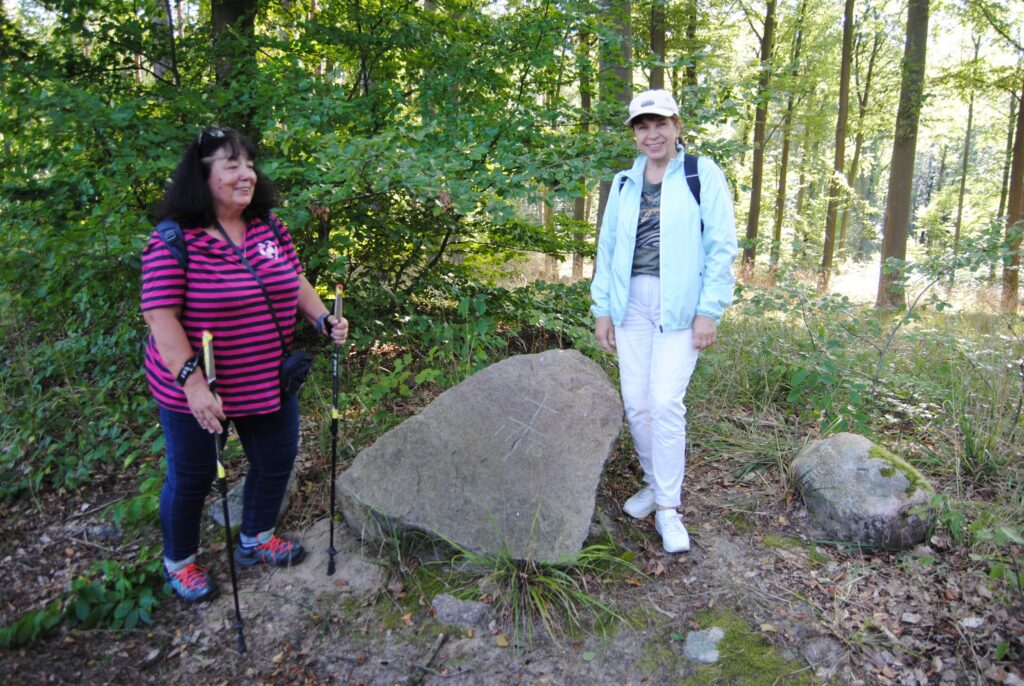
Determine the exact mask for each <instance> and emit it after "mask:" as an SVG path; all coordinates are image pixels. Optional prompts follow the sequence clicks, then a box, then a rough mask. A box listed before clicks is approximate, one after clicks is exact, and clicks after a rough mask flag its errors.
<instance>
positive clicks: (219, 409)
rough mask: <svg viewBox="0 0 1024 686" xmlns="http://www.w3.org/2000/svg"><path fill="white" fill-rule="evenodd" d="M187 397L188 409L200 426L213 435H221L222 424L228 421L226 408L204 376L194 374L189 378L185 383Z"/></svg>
mask: <svg viewBox="0 0 1024 686" xmlns="http://www.w3.org/2000/svg"><path fill="white" fill-rule="evenodd" d="M185 397H186V398H188V409H189V411H190V412H191V413H192V416H193V417H195V418H196V421H197V422H199V426H201V427H203V428H204V429H206V430H207V431H209V432H210V433H212V434H219V433H221V432H222V431H223V430H224V427H223V425H222V424H221V422H223V421H225V420H226V419H227V417H226V416H225V415H224V407H223V405H222V404H221V401H220V398H219V397H218V396H217V395H216V394H214V393H213V392H212V391H211V390H210V387H209V386H207V385H206V380H205V379H203V378H202V376H200V375H199V374H193V375H192V376H191V377H190V378H189V380H188V382H186V383H185Z"/></svg>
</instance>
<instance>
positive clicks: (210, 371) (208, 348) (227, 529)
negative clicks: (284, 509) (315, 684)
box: [203, 331, 246, 653]
mask: <svg viewBox="0 0 1024 686" xmlns="http://www.w3.org/2000/svg"><path fill="white" fill-rule="evenodd" d="M203 369H204V370H205V371H206V383H207V385H209V387H210V392H211V393H214V394H216V393H217V371H216V370H217V367H216V364H215V363H214V359H213V334H212V333H210V332H209V331H203ZM223 439H224V432H223V431H222V432H221V433H218V434H214V436H213V451H214V455H215V456H216V459H217V490H218V491H220V502H221V507H222V508H223V512H224V538H225V540H226V542H227V546H226V547H225V550H226V551H227V554H228V567H229V568H230V570H231V594H232V595H233V596H234V599H235V631H236V632H237V633H238V640H237V642H236V644H235V648H236V649H237V650H238V652H239V653H244V652H245V651H246V647H245V633H244V632H243V629H242V626H243V625H242V610H241V608H240V607H239V605H238V576H237V574H236V573H235V555H234V551H233V550H232V545H231V512H230V510H229V508H228V479H227V472H226V471H225V469H224V444H223Z"/></svg>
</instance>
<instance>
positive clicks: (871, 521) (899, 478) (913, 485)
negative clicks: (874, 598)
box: [792, 433, 934, 550]
mask: <svg viewBox="0 0 1024 686" xmlns="http://www.w3.org/2000/svg"><path fill="white" fill-rule="evenodd" d="M792 474H793V478H794V479H795V481H796V484H797V487H798V488H799V490H800V494H801V495H802V496H803V499H804V504H806V505H807V511H808V513H809V514H810V515H811V518H812V519H813V520H814V522H815V524H817V525H818V526H819V527H821V528H822V529H823V530H824V533H825V535H826V536H827V537H829V538H833V539H836V540H840V541H848V542H851V543H862V544H866V545H871V546H877V547H881V548H891V549H900V550H902V549H905V548H912V547H914V546H915V545H917V544H918V543H921V542H922V541H923V540H924V538H925V535H926V533H927V531H928V529H929V527H930V526H931V524H932V521H933V519H934V512H932V511H931V509H930V508H931V506H930V501H931V498H932V496H933V495H934V490H933V489H932V486H931V485H930V484H929V483H928V481H927V480H926V479H925V477H924V476H923V475H922V474H921V472H919V471H917V470H916V469H915V468H914V467H913V466H911V465H910V464H909V463H907V462H906V461H905V460H903V459H901V458H899V457H897V456H896V455H893V454H892V453H891V452H889V451H888V450H886V449H885V448H882V447H880V446H877V445H875V444H874V443H872V442H871V441H870V440H868V439H867V438H865V437H864V436H859V435H857V434H852V433H841V434H836V435H835V436H831V437H829V438H826V439H823V440H820V441H814V442H813V443H810V444H808V445H807V446H806V447H805V448H804V449H803V450H801V451H800V454H798V455H797V456H796V458H795V459H794V460H793V464H792Z"/></svg>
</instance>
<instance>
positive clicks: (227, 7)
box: [210, 0, 259, 140]
mask: <svg viewBox="0 0 1024 686" xmlns="http://www.w3.org/2000/svg"><path fill="white" fill-rule="evenodd" d="M258 9H259V0H212V1H211V3H210V17H211V21H212V27H213V49H214V54H215V60H216V62H215V64H216V73H217V85H218V86H220V87H221V88H231V87H232V86H233V85H234V84H244V83H248V82H251V81H252V80H253V77H254V76H255V75H256V45H255V41H254V40H253V38H254V37H255V27H256V12H257V10H258ZM247 102H249V104H247V105H243V107H242V109H241V111H238V110H231V111H229V112H227V113H224V114H227V115H229V116H230V117H231V118H232V119H235V120H236V121H233V122H232V124H233V126H234V128H237V129H238V130H240V131H241V132H242V133H245V134H246V135H248V136H249V137H250V138H252V139H253V140H258V139H259V131H257V130H256V129H255V127H254V125H253V118H254V117H255V105H254V104H252V103H251V100H248V101H247Z"/></svg>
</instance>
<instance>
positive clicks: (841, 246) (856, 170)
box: [836, 30, 885, 259]
mask: <svg viewBox="0 0 1024 686" xmlns="http://www.w3.org/2000/svg"><path fill="white" fill-rule="evenodd" d="M884 40H885V33H884V32H883V31H882V30H877V31H875V35H874V37H873V38H872V41H871V53H870V55H868V64H867V73H866V74H865V75H864V87H863V89H862V88H860V87H859V85H860V79H859V74H860V69H857V68H855V69H854V72H853V77H854V82H855V83H856V84H857V86H858V88H857V123H856V125H855V126H854V128H855V129H856V131H857V135H856V136H854V141H853V159H852V160H851V161H850V169H849V173H848V174H847V178H848V179H849V180H850V187H851V188H853V189H854V192H855V193H856V194H857V195H860V191H859V189H858V185H859V184H858V182H857V180H858V177H859V175H860V156H861V152H863V150H864V120H865V118H866V116H867V111H868V100H869V99H870V96H871V82H872V80H873V79H874V74H875V63H876V61H877V60H878V51H879V49H880V48H881V47H882V42H883V41H884ZM857 54H858V51H856V50H854V52H853V59H854V66H855V67H856V66H857V63H858V60H857ZM851 214H852V209H851V207H850V205H849V203H847V204H846V205H845V206H844V207H843V210H842V220H841V221H840V222H839V239H838V240H837V241H836V248H837V249H838V251H839V256H840V259H842V257H843V255H845V254H846V235H847V230H848V229H849V226H850V215H851Z"/></svg>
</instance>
